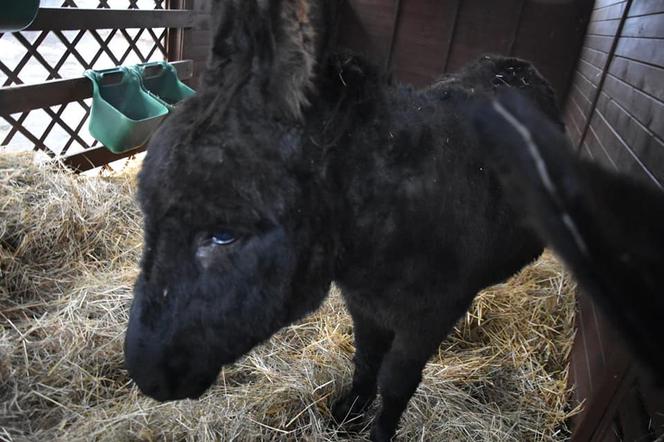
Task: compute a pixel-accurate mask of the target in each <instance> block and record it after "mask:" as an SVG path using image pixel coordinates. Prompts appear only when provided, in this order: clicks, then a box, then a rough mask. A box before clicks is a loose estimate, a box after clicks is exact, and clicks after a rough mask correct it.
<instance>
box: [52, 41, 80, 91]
mask: <svg viewBox="0 0 664 442" xmlns="http://www.w3.org/2000/svg"><path fill="white" fill-rule="evenodd" d="M53 33H54V34H55V36H56V37H58V39H59V40H60V41H61V42H62V44H63V45H65V48H66V49H65V52H64V53H63V54H62V57H60V60H58V62H57V63H56V64H55V66H53V69H55V70H56V71H60V68H61V67H62V66H63V65H64V64H65V63H66V62H67V57H68V56H69V54H73V55H74V57H76V55H78V51H77V50H76V45H77V44H78V42H80V41H81V39H82V38H83V36H84V35H85V31H79V32H78V34H76V37H74V39H73V40H72V41H71V43H70V42H69V40H67V38H66V37H65V36H64V34H63V33H62V32H60V31H53ZM76 59H77V60H78V61H79V63H80V62H81V60H80V59H79V58H78V57H76ZM81 64H82V65H84V66H85V64H84V63H81ZM48 79H49V80H53V77H49V78H48Z"/></svg>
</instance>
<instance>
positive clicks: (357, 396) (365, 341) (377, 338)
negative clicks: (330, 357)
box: [332, 306, 394, 426]
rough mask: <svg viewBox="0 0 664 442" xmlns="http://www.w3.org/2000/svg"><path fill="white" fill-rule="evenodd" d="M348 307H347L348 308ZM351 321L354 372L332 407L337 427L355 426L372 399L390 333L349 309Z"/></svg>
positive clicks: (372, 320)
mask: <svg viewBox="0 0 664 442" xmlns="http://www.w3.org/2000/svg"><path fill="white" fill-rule="evenodd" d="M349 307H350V306H349ZM349 310H350V312H351V316H352V318H353V336H354V339H355V356H354V358H353V359H354V362H355V369H354V372H353V383H352V386H351V388H350V390H348V391H347V392H346V393H345V394H344V395H343V396H342V397H341V398H340V399H339V400H338V401H337V402H336V403H335V404H334V406H333V407H332V415H333V417H334V419H335V421H336V422H337V423H338V424H346V423H350V424H351V425H352V426H357V425H353V424H357V423H358V422H357V420H358V419H359V417H360V415H361V414H362V413H364V411H365V410H366V409H367V408H368V407H369V405H371V403H372V402H373V400H374V398H375V397H376V383H377V380H376V379H377V375H378V370H379V369H380V366H381V363H382V361H383V357H384V356H385V353H386V352H387V351H388V350H389V348H390V345H391V343H392V339H393V336H394V333H392V332H391V331H389V330H387V329H385V328H384V327H382V326H381V325H379V324H378V323H377V322H376V321H375V320H374V319H373V318H371V317H370V316H369V315H366V314H365V313H362V312H360V311H356V310H355V309H353V308H352V307H350V308H349Z"/></svg>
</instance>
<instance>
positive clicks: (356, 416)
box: [332, 392, 373, 432]
mask: <svg viewBox="0 0 664 442" xmlns="http://www.w3.org/2000/svg"><path fill="white" fill-rule="evenodd" d="M371 402H373V398H369V399H368V398H361V397H359V396H357V395H354V394H352V393H350V392H349V393H346V394H345V395H343V396H342V397H341V399H339V400H338V401H337V402H335V404H334V405H333V406H332V417H333V418H334V421H335V423H336V424H337V425H339V426H341V427H343V428H344V429H345V430H349V431H353V432H360V431H362V430H363V429H364V428H365V427H366V425H365V422H364V420H363V417H364V412H365V410H366V409H367V408H368V407H369V405H371Z"/></svg>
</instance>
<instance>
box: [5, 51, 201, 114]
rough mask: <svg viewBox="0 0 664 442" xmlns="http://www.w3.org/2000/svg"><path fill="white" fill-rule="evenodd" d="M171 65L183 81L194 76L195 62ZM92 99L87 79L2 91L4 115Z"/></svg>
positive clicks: (59, 81) (55, 81)
mask: <svg viewBox="0 0 664 442" xmlns="http://www.w3.org/2000/svg"><path fill="white" fill-rule="evenodd" d="M171 64H172V65H173V66H174V67H175V69H176V70H177V71H178V77H179V78H180V79H181V80H188V79H190V78H191V77H192V75H193V70H194V63H193V62H192V61H191V60H183V61H174V62H172V63H171ZM90 97H92V85H91V83H90V80H89V79H87V78H86V77H77V78H69V79H66V80H53V81H47V82H44V83H37V84H28V85H21V86H12V87H6V88H0V115H11V114H15V113H18V112H27V111H30V110H32V109H41V108H44V107H50V106H55V105H58V104H64V103H70V102H72V101H79V100H85V99H86V98H90Z"/></svg>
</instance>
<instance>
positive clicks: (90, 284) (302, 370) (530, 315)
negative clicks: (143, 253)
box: [0, 154, 575, 442]
mask: <svg viewBox="0 0 664 442" xmlns="http://www.w3.org/2000/svg"><path fill="white" fill-rule="evenodd" d="M134 176H135V170H132V171H130V172H127V173H123V174H121V175H119V176H115V177H113V178H99V177H97V178H85V177H76V176H74V175H72V174H70V173H68V172H67V171H65V170H63V169H61V168H59V167H57V166H47V167H46V166H43V167H39V166H35V165H33V164H32V162H31V160H30V158H29V157H27V156H25V155H18V156H17V155H8V154H5V155H0V272H2V273H1V275H0V276H1V279H0V325H1V326H2V328H1V329H0V440H26V439H28V440H145V441H153V440H247V441H253V440H316V441H335V440H341V439H343V438H342V437H341V436H339V435H337V433H336V431H335V429H334V428H333V426H332V425H331V423H330V411H329V406H330V404H331V402H332V400H333V398H335V397H336V396H337V395H338V394H339V393H340V392H341V391H342V389H343V388H344V387H345V386H347V384H348V383H349V382H350V377H351V372H352V366H351V357H352V352H353V342H352V334H351V323H350V319H349V317H348V315H347V314H346V312H345V310H344V308H343V303H342V301H341V298H340V297H339V295H338V293H336V290H335V289H333V292H334V293H333V294H332V296H331V297H330V299H329V301H328V302H327V303H326V304H325V306H324V307H323V308H322V309H321V310H320V311H319V312H317V313H316V314H315V315H312V316H311V317H309V318H306V319H305V320H303V321H301V322H300V323H299V324H297V325H294V326H292V327H289V328H287V329H285V330H283V331H282V332H280V333H278V334H277V335H276V336H274V337H273V338H272V339H271V340H270V341H269V342H268V343H266V344H265V345H263V346H261V347H260V348H257V349H256V350H254V351H253V352H252V353H251V354H249V355H248V356H246V357H245V358H243V359H242V360H241V361H239V362H238V363H236V364H234V365H232V366H229V367H226V368H225V369H224V370H223V371H222V373H221V374H220V376H219V381H218V383H217V385H215V386H214V387H213V388H211V389H210V391H209V392H208V393H207V394H205V395H204V396H203V398H202V399H201V400H200V401H182V402H177V403H168V404H159V403H157V402H154V401H152V400H150V399H148V398H146V397H144V396H142V395H141V394H140V393H139V392H138V391H137V389H136V388H135V387H133V386H132V384H131V383H130V381H129V378H128V376H127V373H126V371H125V370H124V369H123V362H122V340H123V334H124V329H125V325H126V322H127V308H128V306H129V304H130V301H131V285H132V282H133V279H134V278H135V276H136V273H137V262H138V259H139V255H140V247H141V229H140V224H141V222H140V214H139V212H138V210H137V208H136V206H135V203H134V194H133V189H134ZM574 289H575V286H574V284H573V282H572V281H571V279H570V277H569V276H568V275H567V274H566V273H565V272H564V271H563V270H562V268H561V266H560V265H559V264H558V263H557V261H556V260H555V259H554V258H553V257H552V256H551V255H549V254H545V255H544V256H543V257H542V258H541V259H540V260H539V261H537V262H536V263H534V264H533V265H531V266H529V267H528V268H526V269H524V270H523V271H522V272H521V273H519V274H518V275H517V276H516V277H514V278H512V279H511V280H510V281H508V282H507V283H505V284H501V285H498V286H495V287H492V288H490V289H488V290H486V291H484V292H483V293H482V294H481V295H480V296H479V297H478V299H477V300H476V301H475V303H474V305H473V307H472V309H471V311H470V312H469V313H468V314H467V316H466V317H465V319H464V320H462V321H460V323H459V324H458V327H457V329H456V330H455V333H454V334H453V335H452V336H451V337H450V338H449V339H448V340H447V341H445V342H444V343H443V345H442V346H441V347H440V351H439V352H438V355H437V356H436V357H435V358H434V359H433V360H432V361H431V362H430V363H429V364H428V365H427V368H426V370H425V373H424V381H423V383H422V385H421V386H420V388H419V389H418V391H417V393H416V394H415V396H414V397H413V399H412V400H411V402H410V405H409V407H408V410H407V412H406V414H405V415H404V417H403V419H402V421H401V430H400V432H399V438H400V440H404V441H406V440H441V441H442V440H450V441H451V440H454V441H474V442H476V441H480V440H481V441H558V440H565V439H566V438H567V435H568V433H567V429H566V427H565V421H566V419H567V418H568V417H569V416H570V414H571V411H570V410H569V408H568V405H567V399H568V396H569V395H568V393H569V392H568V390H567V374H568V372H567V364H566V360H567V357H568V355H569V352H570V348H571V344H572V337H573V327H572V321H573V314H574V295H573V293H574Z"/></svg>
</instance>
